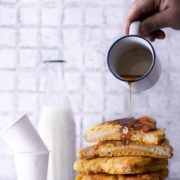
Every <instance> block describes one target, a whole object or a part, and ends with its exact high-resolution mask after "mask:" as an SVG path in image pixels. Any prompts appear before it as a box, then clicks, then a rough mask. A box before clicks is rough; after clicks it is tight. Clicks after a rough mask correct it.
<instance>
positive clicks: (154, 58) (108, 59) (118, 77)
mask: <svg viewBox="0 0 180 180" xmlns="http://www.w3.org/2000/svg"><path fill="white" fill-rule="evenodd" d="M129 37H136V38H141V39H143V40H145V41H146V42H147V43H148V44H149V45H150V47H151V49H152V52H153V55H154V57H153V59H152V64H151V66H150V68H149V70H148V71H147V72H146V73H145V74H144V75H143V76H141V77H140V78H137V79H135V80H129V81H127V80H125V79H124V78H122V77H121V76H118V75H117V74H116V73H115V72H114V71H113V70H112V68H111V66H110V53H111V51H112V49H113V47H114V46H115V45H116V44H117V43H118V42H119V41H121V40H123V39H125V38H129ZM155 61H156V52H155V49H154V47H153V45H152V44H151V43H150V42H149V41H148V40H147V39H145V38H144V37H142V36H139V35H127V36H123V37H121V38H119V39H117V40H116V41H115V42H114V43H113V44H112V45H111V47H110V49H109V51H108V55H107V64H108V68H109V70H110V71H111V73H112V74H113V75H114V76H115V77H116V78H117V79H119V80H121V81H124V82H137V81H140V80H142V79H144V78H145V77H146V76H148V75H149V74H150V72H151V71H152V69H153V67H154V65H155Z"/></svg>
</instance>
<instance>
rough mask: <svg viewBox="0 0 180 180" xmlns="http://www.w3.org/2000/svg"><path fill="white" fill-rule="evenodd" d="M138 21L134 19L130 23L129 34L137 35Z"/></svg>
mask: <svg viewBox="0 0 180 180" xmlns="http://www.w3.org/2000/svg"><path fill="white" fill-rule="evenodd" d="M140 24H141V22H140V21H134V22H132V23H131V25H130V29H129V35H139V28H140Z"/></svg>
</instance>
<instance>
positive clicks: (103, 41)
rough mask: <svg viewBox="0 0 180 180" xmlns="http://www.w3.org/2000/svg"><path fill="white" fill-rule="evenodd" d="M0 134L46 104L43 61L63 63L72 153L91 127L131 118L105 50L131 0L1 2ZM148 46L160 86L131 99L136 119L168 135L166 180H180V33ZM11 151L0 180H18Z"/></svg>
mask: <svg viewBox="0 0 180 180" xmlns="http://www.w3.org/2000/svg"><path fill="white" fill-rule="evenodd" d="M0 2H1V3H0V129H2V128H3V127H5V126H6V125H7V124H8V123H9V122H11V121H13V120H15V119H16V118H17V117H18V116H19V115H22V114H24V113H26V112H27V113H28V115H29V116H30V117H31V119H32V121H33V123H34V124H35V125H37V123H38V117H39V109H40V102H41V99H42V96H43V76H41V74H40V72H39V65H40V64H41V62H42V61H43V60H44V59H57V58H60V59H61V58H63V59H66V60H67V61H68V62H67V64H66V68H65V77H66V83H67V86H68V90H69V96H70V100H71V103H72V107H73V111H74V118H75V121H76V126H77V134H76V136H77V148H79V147H82V146H84V145H86V143H85V142H84V140H83V139H82V138H81V137H82V134H83V132H84V131H85V130H86V129H87V128H88V127H90V126H91V125H93V124H95V123H99V122H102V121H103V120H108V119H112V118H119V117H124V116H127V115H128V104H129V103H128V100H129V99H128V91H127V89H124V87H123V86H122V84H121V83H120V82H119V81H118V80H116V79H115V78H114V77H113V76H112V75H111V74H110V72H109V70H108V68H107V65H106V55H107V51H108V48H109V47H110V45H111V44H112V43H113V41H114V40H115V39H117V38H119V37H121V36H122V25H123V20H124V17H125V15H126V13H127V11H128V8H129V6H130V0H64V1H63V0H1V1H0ZM166 33H167V38H166V40H164V41H157V42H155V43H153V45H154V46H155V49H156V52H157V54H158V55H159V57H160V60H161V62H162V68H163V72H162V75H161V79H160V81H159V82H158V83H157V84H156V86H154V87H153V88H152V89H150V90H148V91H147V92H144V93H142V94H134V95H133V109H134V114H135V115H136V116H138V115H144V114H148V115H151V116H152V117H154V118H156V119H157V121H158V125H159V126H161V127H165V128H166V132H167V135H168V137H169V138H170V141H171V144H172V145H173V146H174V148H175V151H174V158H173V160H172V161H171V164H170V169H171V178H170V179H175V180H178V179H180V172H179V167H180V153H179V152H180V141H179V137H180V108H179V106H180V98H179V96H180V80H179V78H180V44H179V42H180V31H179V32H178V31H173V30H170V29H166ZM15 179H16V176H15V168H14V161H13V157H12V153H11V151H10V150H9V149H8V148H7V147H6V145H5V144H4V143H3V142H1V141H0V180H15Z"/></svg>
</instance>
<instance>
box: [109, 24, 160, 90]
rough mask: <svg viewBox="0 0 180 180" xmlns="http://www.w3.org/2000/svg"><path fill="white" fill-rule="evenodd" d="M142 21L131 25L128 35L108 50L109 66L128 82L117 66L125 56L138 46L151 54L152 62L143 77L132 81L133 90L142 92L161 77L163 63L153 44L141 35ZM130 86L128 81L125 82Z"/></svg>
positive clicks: (116, 75)
mask: <svg viewBox="0 0 180 180" xmlns="http://www.w3.org/2000/svg"><path fill="white" fill-rule="evenodd" d="M139 27H140V22H139V21H135V22H133V23H132V24H131V26H130V31H129V35H128V36H124V37H122V38H120V39H118V40H117V41H115V42H114V43H113V45H112V46H111V48H110V50H109V52H108V58H107V62H108V66H109V69H110V71H111V72H112V74H113V75H114V76H115V77H116V78H118V79H119V80H121V81H122V82H123V81H124V82H127V80H126V79H124V78H123V77H122V76H121V75H120V74H119V73H118V72H117V66H118V64H119V63H120V61H122V60H123V57H124V56H125V55H126V54H127V53H129V52H131V51H132V50H133V49H135V48H138V49H141V51H143V50H146V51H149V53H150V54H151V58H152V59H151V64H150V66H149V68H148V70H147V72H145V73H144V74H143V75H142V76H141V77H139V78H137V79H136V80H134V81H132V82H133V83H132V84H131V88H132V91H136V92H140V91H145V90H147V89H149V88H151V87H153V86H154V85H155V84H156V82H157V81H158V80H159V78H160V74H161V64H160V61H159V59H158V57H157V55H156V53H155V50H154V48H153V46H152V44H151V43H150V42H149V41H148V40H147V39H145V38H143V37H141V36H140V35H139ZM123 84H125V86H127V87H128V85H127V83H123Z"/></svg>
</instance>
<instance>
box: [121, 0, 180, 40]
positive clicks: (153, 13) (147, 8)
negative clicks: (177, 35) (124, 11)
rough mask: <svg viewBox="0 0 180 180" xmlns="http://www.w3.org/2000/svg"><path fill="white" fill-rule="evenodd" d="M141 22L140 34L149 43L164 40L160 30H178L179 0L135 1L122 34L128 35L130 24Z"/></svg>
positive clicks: (179, 26) (179, 27)
mask: <svg viewBox="0 0 180 180" xmlns="http://www.w3.org/2000/svg"><path fill="white" fill-rule="evenodd" d="M137 20H140V21H141V25H140V34H141V35H142V36H145V37H147V38H148V39H150V40H151V41H154V40H155V39H164V38H165V33H164V31H162V30H160V29H161V28H165V27H171V28H173V29H180V0H136V1H135V2H134V3H133V5H132V7H131V9H130V11H129V13H128V15H127V17H126V19H125V24H124V30H123V31H124V34H125V35H128V33H129V27H130V24H131V23H132V22H133V21H137Z"/></svg>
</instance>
